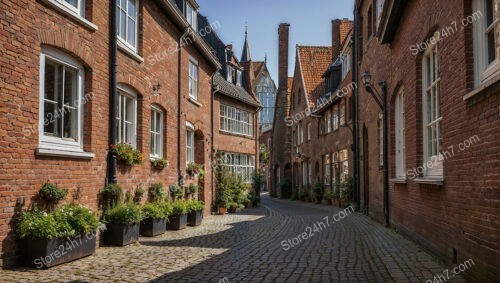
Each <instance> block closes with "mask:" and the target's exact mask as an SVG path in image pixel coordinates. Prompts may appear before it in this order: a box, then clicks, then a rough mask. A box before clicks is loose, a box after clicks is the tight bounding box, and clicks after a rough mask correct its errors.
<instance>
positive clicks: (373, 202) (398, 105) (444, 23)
mask: <svg viewBox="0 0 500 283" xmlns="http://www.w3.org/2000/svg"><path fill="white" fill-rule="evenodd" d="M355 5H356V7H355V11H356V14H355V19H356V24H355V26H356V27H355V34H356V39H355V41H356V48H355V50H356V52H355V63H354V64H355V67H356V68H357V69H358V70H359V71H356V72H354V80H355V81H356V82H358V83H360V84H361V82H362V77H363V72H364V71H365V70H366V71H368V72H369V73H370V74H371V76H372V77H371V78H372V79H371V81H372V84H373V85H374V86H373V88H374V89H376V90H377V91H378V92H380V93H381V94H382V93H383V92H384V89H383V88H380V87H379V86H378V85H377V83H378V82H385V87H386V90H387V96H388V109H389V110H388V116H387V118H388V121H389V122H388V124H389V126H388V148H389V150H388V159H389V163H388V165H387V170H388V175H389V178H390V182H389V186H388V191H387V196H388V198H387V197H384V182H383V179H384V178H383V169H384V163H383V144H384V140H383V127H382V124H383V123H382V121H383V116H382V115H381V111H380V108H379V107H378V106H377V104H376V102H375V101H374V100H373V98H372V97H371V96H370V94H369V93H368V91H367V90H365V89H364V88H361V87H360V88H359V92H358V99H359V105H358V111H359V135H360V145H359V148H360V155H361V164H360V176H361V180H360V181H361V182H360V183H361V191H360V197H361V206H362V207H363V208H364V209H366V211H367V212H368V214H369V215H370V216H371V217H373V218H374V219H377V220H379V221H381V222H388V223H389V224H390V225H391V226H392V227H394V228H396V229H398V230H399V231H400V232H401V233H403V234H405V235H407V236H409V237H410V238H412V239H413V240H415V241H417V242H419V243H420V244H422V245H423V246H424V247H426V248H428V250H429V251H430V252H432V253H434V254H436V255H438V256H439V257H440V258H441V259H443V260H445V261H446V262H447V263H449V264H452V263H455V264H459V263H462V262H464V261H466V260H468V259H473V261H474V263H475V266H474V267H473V268H471V269H470V270H467V271H466V273H465V276H466V277H468V278H469V279H470V280H473V281H480V282H498V280H499V278H500V270H499V264H498V259H499V258H500V247H499V244H498V243H499V241H498V239H499V230H498V223H499V222H500V218H499V217H500V216H499V215H500V214H499V210H498V201H499V196H498V190H499V187H500V159H499V156H498V148H499V140H500V137H499V134H498V133H500V123H499V118H500V113H499V106H500V95H499V91H500V83H499V78H500V68H499V66H500V60H499V58H500V36H499V33H500V25H499V24H498V23H499V22H500V21H499V20H498V19H499V17H500V1H498V0H493V1H491V0H488V1H483V0H472V1H471V0H468V1H459V0H454V1H427V0H426V1H362V0H359V1H356V4H355ZM384 204H387V207H388V209H387V210H386V211H384Z"/></svg>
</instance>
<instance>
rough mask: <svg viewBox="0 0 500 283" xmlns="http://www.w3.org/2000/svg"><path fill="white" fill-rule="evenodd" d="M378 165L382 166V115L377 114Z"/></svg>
mask: <svg viewBox="0 0 500 283" xmlns="http://www.w3.org/2000/svg"><path fill="white" fill-rule="evenodd" d="M378 165H379V167H380V168H383V167H384V115H383V114H382V113H379V114H378Z"/></svg>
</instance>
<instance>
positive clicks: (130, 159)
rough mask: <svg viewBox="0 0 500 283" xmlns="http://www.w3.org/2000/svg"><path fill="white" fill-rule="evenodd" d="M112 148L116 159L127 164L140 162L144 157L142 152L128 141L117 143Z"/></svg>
mask: <svg viewBox="0 0 500 283" xmlns="http://www.w3.org/2000/svg"><path fill="white" fill-rule="evenodd" d="M114 148H115V149H114V150H115V152H116V157H117V160H118V161H121V162H124V163H125V164H127V165H134V164H140V163H142V161H143V159H144V156H143V154H142V153H141V152H140V151H138V150H136V149H134V147H133V146H132V145H130V144H128V143H119V144H117V145H116V146H115V147H114Z"/></svg>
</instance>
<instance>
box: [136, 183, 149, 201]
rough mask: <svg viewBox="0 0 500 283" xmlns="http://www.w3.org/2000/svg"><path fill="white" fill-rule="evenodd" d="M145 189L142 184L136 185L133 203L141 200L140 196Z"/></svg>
mask: <svg viewBox="0 0 500 283" xmlns="http://www.w3.org/2000/svg"><path fill="white" fill-rule="evenodd" d="M145 192H146V191H145V190H144V188H143V187H142V185H139V186H138V187H137V189H136V190H135V192H134V202H135V203H140V202H141V200H142V197H143V196H144V193H145Z"/></svg>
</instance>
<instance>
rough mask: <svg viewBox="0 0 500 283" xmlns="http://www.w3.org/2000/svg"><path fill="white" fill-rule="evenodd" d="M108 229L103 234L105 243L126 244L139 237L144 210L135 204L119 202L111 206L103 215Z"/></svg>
mask: <svg viewBox="0 0 500 283" xmlns="http://www.w3.org/2000/svg"><path fill="white" fill-rule="evenodd" d="M103 220H104V222H105V223H106V227H107V230H106V231H105V232H104V234H103V240H104V243H105V244H107V245H112V246H126V245H129V244H132V243H135V242H137V240H138V239H139V231H140V222H141V221H142V211H141V208H140V207H139V206H138V205H135V204H119V205H117V206H115V207H113V208H109V209H107V210H106V212H105V213H104V217H103Z"/></svg>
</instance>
